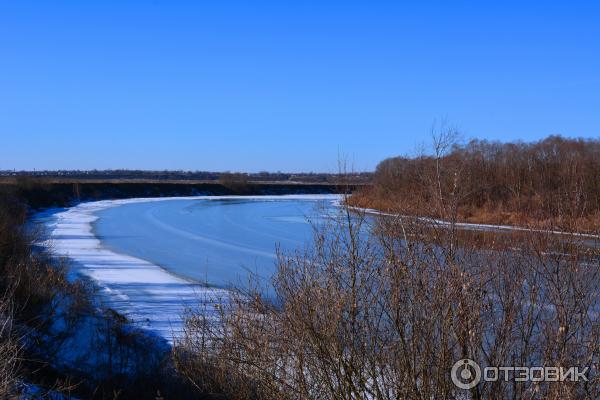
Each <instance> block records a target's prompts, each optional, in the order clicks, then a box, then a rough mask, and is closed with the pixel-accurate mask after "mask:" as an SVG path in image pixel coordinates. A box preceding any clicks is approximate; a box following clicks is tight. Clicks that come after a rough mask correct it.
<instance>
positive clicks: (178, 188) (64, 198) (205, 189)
mask: <svg viewBox="0 0 600 400" xmlns="http://www.w3.org/2000/svg"><path fill="white" fill-rule="evenodd" d="M346 189H347V188H342V187H339V186H336V185H331V184H285V183H284V184H275V183H239V184H238V183H231V184H222V183H193V184H192V183H148V182H123V183H118V182H98V183H96V182H80V183H47V182H27V183H22V182H21V183H18V184H0V191H3V192H6V191H8V192H13V193H15V194H16V195H18V197H20V198H23V199H26V201H27V203H28V205H29V206H30V207H32V208H35V209H39V208H45V207H55V206H58V207H64V206H69V205H71V204H73V203H76V202H79V201H92V200H105V199H124V198H133V197H171V196H200V195H283V194H329V193H340V192H342V191H344V190H346Z"/></svg>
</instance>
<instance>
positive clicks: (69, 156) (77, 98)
mask: <svg viewBox="0 0 600 400" xmlns="http://www.w3.org/2000/svg"><path fill="white" fill-rule="evenodd" d="M412 3H414V4H404V3H403V2H400V1H389V2H386V1H364V2H355V1H326V0H321V1H312V2H309V1H294V2H292V1H289V2H288V1H284V0H277V1H244V2H241V1H240V2H231V1H225V0H223V1H177V0H170V1H167V0H156V1H106V0H104V1H97V2H96V1H60V0H52V1H28V0H18V1H17V0H13V1H3V0H0V139H1V140H0V146H1V147H0V169H12V168H16V169H33V168H36V169H58V168H67V169H75V168H81V169H91V168H99V169H102V168H142V169H192V170H196V169H202V170H246V171H259V170H269V171H276V170H282V171H299V170H313V171H323V170H329V171H331V170H335V169H336V164H337V157H338V153H340V152H341V153H343V154H345V155H346V156H347V157H348V158H349V159H351V160H352V161H353V163H354V166H355V168H356V169H359V170H369V169H372V168H374V166H375V165H376V164H377V162H378V161H380V160H381V159H383V158H385V157H388V156H393V155H397V154H405V153H410V152H411V151H413V150H414V149H415V148H416V147H417V146H418V145H419V144H421V143H423V142H426V141H427V140H428V139H429V130H430V128H431V125H432V123H433V122H434V120H435V119H436V118H437V119H439V118H447V119H448V120H449V121H451V122H452V123H453V124H454V125H455V126H457V127H458V128H460V130H461V131H462V132H463V134H464V136H465V137H467V138H469V137H479V138H488V139H499V140H515V139H522V140H536V139H539V138H542V137H544V136H546V135H549V134H562V135H565V136H583V137H598V136H600V5H599V4H600V3H599V2H594V1H590V2H578V1H565V2H561V3H558V2H552V1H545V2H541V1H537V2H524V1H516V2H509V1H493V2H484V1H473V2H470V3H466V2H439V3H426V2H417V1H415V2H412ZM450 3H452V4H450Z"/></svg>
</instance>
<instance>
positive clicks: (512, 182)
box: [351, 129, 600, 232]
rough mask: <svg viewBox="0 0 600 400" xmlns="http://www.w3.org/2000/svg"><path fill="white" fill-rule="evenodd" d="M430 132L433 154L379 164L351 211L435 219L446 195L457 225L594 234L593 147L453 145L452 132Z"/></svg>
mask: <svg viewBox="0 0 600 400" xmlns="http://www.w3.org/2000/svg"><path fill="white" fill-rule="evenodd" d="M437 133H438V134H437V135H436V137H437V139H436V141H435V142H436V143H435V145H434V146H433V151H432V152H429V153H428V154H425V153H423V154H420V155H418V156H416V157H412V158H411V157H394V158H389V159H386V160H384V161H382V162H381V163H380V164H379V165H378V166H377V170H376V172H375V178H374V179H375V183H374V185H373V187H372V188H364V189H363V190H361V191H359V192H358V193H356V194H355V195H354V196H353V197H352V199H351V202H352V204H353V205H357V206H360V207H367V208H376V209H379V210H386V211H390V212H394V211H398V210H400V209H402V210H405V211H410V212H412V213H413V214H412V215H422V216H431V217H436V218H439V217H440V216H442V215H443V214H444V210H443V209H442V208H443V207H447V206H448V205H447V204H444V203H445V201H446V200H447V199H445V198H444V197H443V196H441V194H447V195H452V199H453V200H454V201H456V202H457V204H456V206H457V207H456V213H457V215H456V217H457V218H458V219H459V220H460V221H465V222H474V223H490V224H508V225H520V226H536V227H545V228H548V227H551V226H552V227H554V228H560V229H566V230H570V231H571V230H573V228H574V227H575V226H576V227H577V228H578V229H581V230H584V231H586V232H598V231H600V141H599V140H597V139H595V140H594V139H589V140H584V139H566V138H562V137H559V136H550V137H548V138H546V139H544V140H542V141H540V142H535V143H522V142H513V143H497V142H487V141H480V140H472V141H470V142H469V143H467V144H466V145H458V144H456V141H455V139H456V134H454V132H453V131H452V130H451V129H442V130H441V132H437ZM438 173H439V174H440V175H439V176H437V174H438ZM434 180H435V181H434ZM436 182H437V183H436ZM440 190H441V191H442V192H440Z"/></svg>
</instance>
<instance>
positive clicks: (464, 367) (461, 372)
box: [450, 358, 481, 389]
mask: <svg viewBox="0 0 600 400" xmlns="http://www.w3.org/2000/svg"><path fill="white" fill-rule="evenodd" d="M450 375H451V376H452V382H454V384H455V385H456V386H457V387H459V388H461V389H471V388H474V387H475V386H477V384H478V383H479V381H480V380H481V368H479V365H478V364H477V363H476V362H475V361H473V360H470V359H468V358H463V359H462V360H458V361H457V362H456V363H455V364H454V365H453V366H452V371H451V372H450Z"/></svg>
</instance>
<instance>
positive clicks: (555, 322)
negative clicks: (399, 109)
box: [174, 135, 600, 400]
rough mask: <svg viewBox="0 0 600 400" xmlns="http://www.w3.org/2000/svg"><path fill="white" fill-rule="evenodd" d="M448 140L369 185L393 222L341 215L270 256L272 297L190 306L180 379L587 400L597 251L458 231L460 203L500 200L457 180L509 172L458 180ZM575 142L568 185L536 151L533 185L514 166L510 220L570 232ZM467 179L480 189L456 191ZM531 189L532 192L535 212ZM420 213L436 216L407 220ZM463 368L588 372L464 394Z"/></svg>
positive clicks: (599, 246)
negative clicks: (214, 311)
mask: <svg viewBox="0 0 600 400" xmlns="http://www.w3.org/2000/svg"><path fill="white" fill-rule="evenodd" d="M447 139H450V136H446V135H442V136H441V137H438V138H437V139H436V145H437V149H438V153H437V154H438V157H437V159H436V158H435V157H434V158H430V157H426V158H423V159H419V160H401V162H400V163H399V165H400V166H402V167H405V170H402V171H403V172H402V174H401V175H400V176H399V177H395V176H394V177H393V179H391V181H381V180H380V181H379V182H378V187H377V188H376V190H381V192H380V193H378V196H382V197H381V199H383V200H385V201H386V204H391V206H390V209H392V210H393V211H395V213H394V214H393V215H396V216H379V217H372V216H370V217H369V216H366V215H364V214H361V213H360V212H358V211H356V210H355V209H352V208H351V207H345V208H342V210H341V213H340V214H338V215H336V216H334V217H331V218H330V219H328V222H327V223H322V221H321V222H319V223H318V224H316V225H315V226H314V228H315V240H314V243H312V245H310V246H309V247H308V248H307V249H306V251H304V252H298V253H294V254H280V255H279V257H278V270H277V273H276V275H275V277H274V280H273V285H274V289H275V298H272V297H265V296H264V292H263V291H262V290H260V288H258V289H256V290H250V291H244V292H240V293H237V294H234V295H233V296H232V300H231V302H229V303H227V304H224V306H223V308H222V309H221V314H220V315H219V316H218V317H217V318H215V316H213V315H207V314H206V312H205V310H203V309H199V310H195V311H194V310H192V311H191V312H190V315H189V317H188V318H187V323H186V329H185V336H184V337H183V338H182V339H181V341H180V342H179V343H178V346H177V347H176V349H175V351H174V355H175V360H176V363H177V366H178V369H179V370H180V371H181V373H182V374H184V375H185V376H187V377H188V379H189V380H190V381H192V382H193V383H194V384H195V385H196V386H197V387H198V388H199V389H200V390H204V391H206V390H208V391H210V390H215V391H219V392H225V393H226V394H227V395H228V396H229V397H230V398H233V399H240V400H241V399H275V398H277V399H348V400H356V399H386V400H387V399H505V398H516V399H557V400H558V399H597V398H599V397H600V375H599V369H598V368H599V365H600V321H599V318H598V317H599V314H600V241H599V240H598V239H596V240H594V239H590V238H584V237H581V236H578V235H572V234H566V235H565V234H558V233H556V232H554V233H553V232H550V231H541V232H540V231H513V232H503V233H499V232H496V231H467V230H461V229H460V227H459V226H458V225H457V224H456V221H457V220H459V218H460V216H461V215H463V214H462V213H464V212H465V210H464V207H465V204H470V202H471V201H474V199H476V198H483V199H484V200H483V203H482V204H487V203H486V201H492V202H493V203H492V204H495V205H496V206H499V205H498V204H501V203H502V200H501V199H503V198H504V197H503V196H504V194H503V193H504V192H503V190H501V189H498V192H497V193H496V191H495V190H492V187H493V185H492V183H493V182H492V181H490V180H486V179H492V178H485V179H484V178H483V177H480V178H479V179H480V180H475V178H471V176H475V175H477V174H483V175H480V176H485V175H486V174H487V173H489V174H492V175H493V174H495V173H498V174H499V175H498V176H501V175H505V174H506V175H508V174H509V171H508V170H509V169H511V168H510V167H509V166H508V165H507V166H506V169H505V170H503V171H504V172H502V173H500V172H498V171H496V170H495V169H494V168H490V169H487V168H484V167H481V168H480V169H479V170H477V171H467V170H465V169H464V168H466V167H465V166H464V165H465V164H464V162H465V160H467V161H469V160H471V161H473V160H475V159H477V157H475V156H473V157H474V158H473V159H470V158H469V157H471V156H467V155H464V154H465V152H466V153H469V152H468V151H467V150H465V149H462V148H458V147H455V148H454V149H453V150H451V147H450V146H448V147H447V148H448V150H451V152H450V153H449V155H444V154H445V152H444V149H443V147H444V146H446V145H447V144H448V143H449V140H447ZM553 142H556V143H563V141H562V139H556V138H553V139H549V140H548V141H545V142H542V143H541V144H538V145H531V146H530V145H523V146H522V147H523V149H526V148H531V149H530V150H531V151H532V152H533V153H534V154H538V153H539V152H540V151H541V150H539V149H538V146H540V147H543V148H547V146H550V144H551V143H553ZM589 145H590V149H591V150H590V149H583V148H582V146H579V147H577V149H578V150H577V151H579V152H582V153H583V154H588V155H589V157H581V158H579V159H578V161H572V163H571V164H572V165H571V166H572V168H574V169H575V170H576V171H578V172H577V173H575V172H573V174H575V175H577V176H579V177H580V179H579V180H577V179H576V180H575V182H576V183H573V182H571V181H570V180H569V179H568V177H569V176H571V175H569V174H570V173H569V171H563V170H561V169H560V168H559V166H564V165H565V164H564V162H563V161H562V160H558V159H557V158H556V157H557V156H556V155H548V158H547V159H546V161H545V162H541V165H537V166H534V165H531V168H532V172H531V174H532V175H531V176H532V178H533V179H538V178H539V179H546V181H542V183H540V184H537V183H533V182H531V181H530V179H529V175H528V174H529V172H527V171H528V170H527V171H524V172H523V171H522V172H523V173H525V176H524V177H522V178H518V179H517V181H519V179H521V180H522V182H529V183H528V184H527V185H525V187H524V188H523V190H522V192H521V193H522V197H521V198H520V199H519V200H518V201H522V202H524V203H523V204H528V206H527V207H532V208H531V209H529V208H527V207H525V206H524V205H523V204H522V205H519V203H515V204H517V205H512V206H510V207H516V208H509V209H510V210H517V211H519V212H522V211H523V210H528V211H531V212H532V213H540V215H543V216H544V218H545V219H546V223H547V226H549V227H554V226H562V227H563V228H564V229H567V230H569V231H570V232H578V231H580V230H581V229H583V227H582V226H581V221H582V220H580V219H579V218H578V216H582V215H584V216H589V215H590V213H593V211H592V210H593V209H594V207H596V206H595V204H596V203H595V201H596V200H595V199H596V198H595V197H594V195H595V193H596V192H595V189H594V188H595V187H596V186H594V185H597V182H595V183H594V182H591V180H592V178H593V176H595V175H594V174H595V172H594V165H596V164H597V162H598V160H597V159H594V158H593V157H592V156H591V155H590V154H595V153H593V152H594V151H596V150H594V149H596V148H597V147H594V146H596V143H595V142H593V143H590V144H589ZM471 146H475V144H472V145H471ZM486 146H487V145H486ZM486 146H484V147H486ZM509 147H510V146H509ZM558 147H560V146H558ZM473 148H474V147H471V151H470V153H473V151H474V150H473ZM551 148H552V146H551ZM502 149H503V147H502V146H499V150H502ZM523 151H524V150H523ZM557 151H558V150H557ZM573 151H575V150H573ZM470 153H469V154H470ZM553 154H554V153H553ZM560 154H564V153H560ZM577 154H579V153H577ZM459 156H460V157H459ZM473 162H475V161H473ZM485 162H489V163H491V164H492V165H496V164H494V163H496V162H498V161H497V159H495V158H493V157H491V158H489V157H488V161H485ZM524 163H525V164H527V162H524ZM384 165H386V164H384ZM419 165H421V167H419V168H417V166H419ZM557 165H558V166H557ZM496 166H497V165H496ZM521 167H523V168H524V166H523V165H520V164H518V163H517V165H515V167H514V169H515V171H519V168H521ZM584 167H585V168H584ZM394 171H397V170H396V169H394V168H392V172H394ZM513 172H514V171H513ZM510 173H512V172H510ZM382 174H383V172H382V168H380V170H379V171H378V176H379V179H382ZM407 174H408V176H409V177H408V178H407ZM554 174H559V175H560V177H557V176H554ZM471 179H473V180H472V181H471ZM494 179H495V178H494ZM498 179H499V178H498ZM507 179H508V178H507ZM385 182H387V183H385ZM508 182H512V178H511V179H508ZM577 182H578V183H577ZM409 183H410V184H409ZM476 183H479V184H480V186H479V187H480V188H481V190H480V191H477V190H474V189H473V187H471V186H468V185H475V184H476ZM394 184H397V185H398V186H393V185H394ZM463 184H466V185H467V186H466V189H465V188H463V187H460V186H461V185H463ZM505 184H508V183H502V181H499V185H500V186H501V187H503V185H505ZM524 184H525V183H524ZM546 184H547V185H548V186H547V187H546V186H544V185H546ZM387 185H390V186H389V187H388V186H387ZM490 185H492V186H490ZM528 185H529V186H528ZM540 185H541V186H540ZM573 187H575V188H579V189H578V190H579V192H577V193H579V194H577V193H576V194H577V195H575V194H573V192H572V191H571V188H573ZM482 191H483V192H482ZM536 191H539V193H542V194H543V195H544V196H545V197H543V198H542V199H540V200H539V203H536V201H538V200H535V199H536V196H535V192H536ZM400 194H402V197H401V198H400V199H399V198H398V197H397V196H399V195H400ZM555 195H556V196H555ZM559 195H560V196H559ZM469 196H472V197H469ZM511 196H512V194H511ZM561 196H562V197H561ZM517 197H518V196H517ZM509 198H510V199H512V197H509ZM466 199H471V200H466ZM567 200H568V201H569V207H568V208H567V207H566V205H565V202H566V201H567ZM495 201H497V202H499V203H494V202H495ZM515 201H517V200H515ZM531 201H533V203H530V202H531ZM345 203H346V204H355V203H354V201H353V199H352V198H350V199H346V202H345ZM538 206H539V207H541V209H540V210H538V209H537V208H536V207H538ZM506 207H509V205H507V206H506ZM520 207H525V208H520ZM419 213H420V214H421V215H430V216H435V217H438V218H440V219H441V220H443V221H440V220H436V219H429V218H425V219H424V218H414V217H412V216H413V215H415V214H419ZM534 215H536V214H534ZM444 221H445V222H444ZM586 222H587V221H586ZM464 358H469V359H472V360H475V361H476V362H477V363H478V364H479V365H480V366H481V368H484V367H487V366H497V367H499V366H515V367H519V366H525V367H535V366H542V367H559V368H560V367H563V368H568V367H575V366H577V367H579V368H581V369H583V368H585V367H588V368H589V371H588V374H587V378H588V381H580V382H532V381H525V382H520V381H514V380H511V381H510V382H503V381H502V380H500V381H498V382H492V383H480V384H478V385H477V386H475V387H473V388H472V389H470V390H463V389H459V388H458V387H457V386H455V385H454V383H453V381H452V379H451V375H450V372H451V369H452V367H453V365H454V363H455V362H457V361H459V360H461V359H464ZM512 378H514V375H512Z"/></svg>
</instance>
